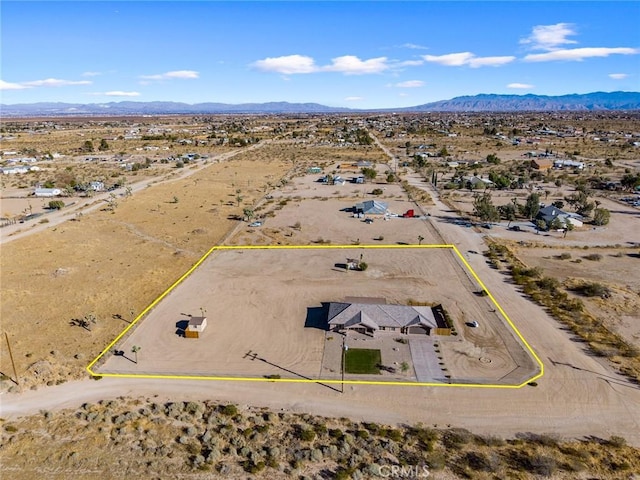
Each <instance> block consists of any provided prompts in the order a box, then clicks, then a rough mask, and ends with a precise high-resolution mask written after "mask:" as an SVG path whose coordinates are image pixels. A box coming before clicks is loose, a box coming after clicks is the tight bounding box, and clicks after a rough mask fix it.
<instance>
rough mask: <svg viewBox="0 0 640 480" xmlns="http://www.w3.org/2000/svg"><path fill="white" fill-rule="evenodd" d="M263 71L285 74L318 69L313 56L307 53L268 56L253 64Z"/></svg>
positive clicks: (309, 71)
mask: <svg viewBox="0 0 640 480" xmlns="http://www.w3.org/2000/svg"><path fill="white" fill-rule="evenodd" d="M252 66H253V67H254V68H257V69H258V70H262V71H263V72H276V73H283V74H285V75H291V74H294V73H313V72H317V71H318V67H316V65H315V62H314V60H313V58H311V57H307V56H305V55H285V56H283V57H267V58H265V59H264V60H258V61H257V62H254V63H253V64H252Z"/></svg>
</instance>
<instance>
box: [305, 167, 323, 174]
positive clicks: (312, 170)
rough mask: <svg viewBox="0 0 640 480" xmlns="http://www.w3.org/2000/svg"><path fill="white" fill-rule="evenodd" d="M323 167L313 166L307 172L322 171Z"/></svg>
mask: <svg viewBox="0 0 640 480" xmlns="http://www.w3.org/2000/svg"><path fill="white" fill-rule="evenodd" d="M320 172H322V169H321V168H320V167H311V168H309V169H308V170H307V173H320Z"/></svg>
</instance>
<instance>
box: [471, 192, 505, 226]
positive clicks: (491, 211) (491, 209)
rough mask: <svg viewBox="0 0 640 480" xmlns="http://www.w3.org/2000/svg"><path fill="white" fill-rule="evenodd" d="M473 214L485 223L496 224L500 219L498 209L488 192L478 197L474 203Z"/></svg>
mask: <svg viewBox="0 0 640 480" xmlns="http://www.w3.org/2000/svg"><path fill="white" fill-rule="evenodd" d="M473 213H474V215H476V216H477V217H478V218H479V219H480V220H482V221H483V222H494V221H496V220H498V219H499V218H500V214H499V213H498V209H497V208H496V207H495V205H494V204H493V201H492V199H491V194H490V193H488V192H485V193H483V194H482V195H477V196H476V198H475V200H474V202H473Z"/></svg>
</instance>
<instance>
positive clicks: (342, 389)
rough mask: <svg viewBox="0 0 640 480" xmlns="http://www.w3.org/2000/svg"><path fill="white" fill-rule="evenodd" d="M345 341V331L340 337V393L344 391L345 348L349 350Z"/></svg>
mask: <svg viewBox="0 0 640 480" xmlns="http://www.w3.org/2000/svg"><path fill="white" fill-rule="evenodd" d="M346 341H347V334H346V333H345V334H344V336H343V337H342V382H341V385H342V388H341V389H340V393H344V368H345V362H346V356H347V350H349V347H348V346H347V344H346Z"/></svg>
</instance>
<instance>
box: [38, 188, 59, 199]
mask: <svg viewBox="0 0 640 480" xmlns="http://www.w3.org/2000/svg"><path fill="white" fill-rule="evenodd" d="M33 194H34V195H35V196H36V197H58V196H60V195H62V190H61V189H60V188H36V190H35V192H33Z"/></svg>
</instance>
